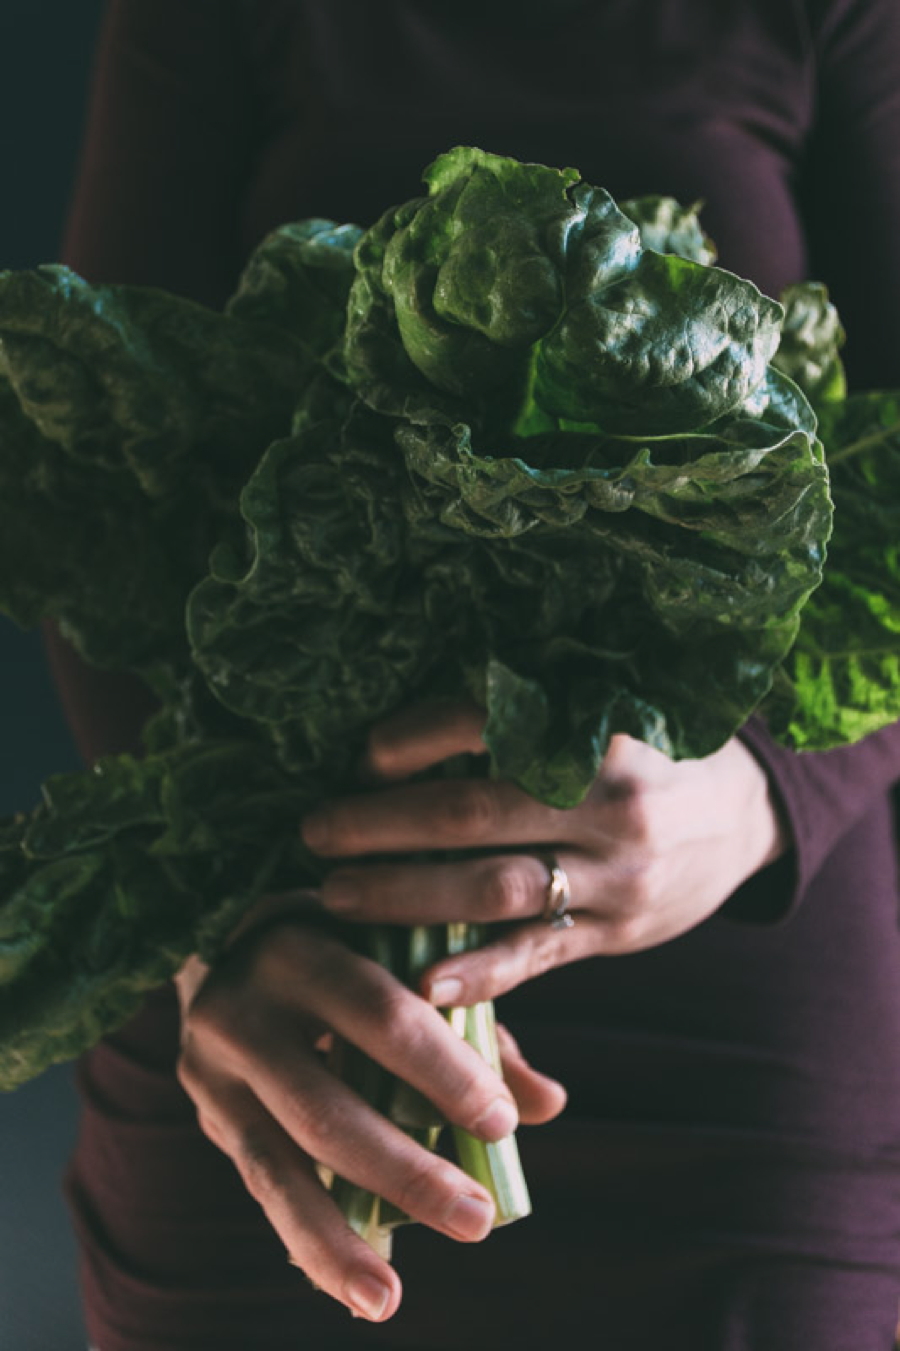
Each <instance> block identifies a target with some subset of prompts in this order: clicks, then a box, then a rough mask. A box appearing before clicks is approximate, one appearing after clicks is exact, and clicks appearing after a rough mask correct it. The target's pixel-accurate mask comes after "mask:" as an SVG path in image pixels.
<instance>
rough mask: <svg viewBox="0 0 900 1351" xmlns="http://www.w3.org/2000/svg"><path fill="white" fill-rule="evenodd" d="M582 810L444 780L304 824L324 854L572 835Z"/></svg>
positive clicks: (337, 808)
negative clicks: (567, 808) (579, 811)
mask: <svg viewBox="0 0 900 1351" xmlns="http://www.w3.org/2000/svg"><path fill="white" fill-rule="evenodd" d="M579 824H580V823H579V816H578V814H577V813H576V812H573V811H563V810H560V809H559V808H556V807H548V806H546V804H544V803H542V802H537V801H536V800H535V799H534V798H533V797H530V796H529V795H528V794H527V793H524V792H523V791H522V789H520V788H517V787H516V786H515V784H512V783H507V782H505V781H503V780H492V779H442V780H436V781H434V782H428V783H416V784H404V785H402V786H399V787H396V788H387V789H384V790H383V791H382V792H378V793H369V794H366V795H365V796H357V797H347V798H341V799H339V800H337V801H335V802H332V803H329V804H327V805H326V806H324V807H322V808H320V809H318V810H317V811H316V812H314V813H313V814H312V815H310V816H307V817H306V818H305V820H304V821H303V822H302V825H301V830H302V834H303V839H304V841H305V843H306V845H307V846H308V848H310V849H312V850H313V852H315V853H317V854H321V855H323V856H324V857H326V858H349V857H352V856H353V855H360V854H386V853H398V852H408V851H415V850H424V849H442V848H443V849H463V848H466V849H471V848H479V847H480V848H487V847H496V846H497V845H527V844H532V845H533V844H534V842H535V841H538V840H540V841H559V842H563V841H566V840H570V839H572V840H574V839H575V837H576V832H577V830H578V827H579Z"/></svg>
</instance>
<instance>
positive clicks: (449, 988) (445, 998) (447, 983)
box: [428, 976, 462, 1008]
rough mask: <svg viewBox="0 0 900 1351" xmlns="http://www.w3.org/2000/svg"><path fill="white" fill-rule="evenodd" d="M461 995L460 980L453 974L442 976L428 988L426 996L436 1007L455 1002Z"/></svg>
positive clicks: (443, 1006) (444, 1006) (446, 1005)
mask: <svg viewBox="0 0 900 1351" xmlns="http://www.w3.org/2000/svg"><path fill="white" fill-rule="evenodd" d="M461 995H462V981H459V980H457V979H456V977H455V976H444V977H442V978H441V980H436V981H435V982H434V984H433V985H430V986H429V988H428V998H429V1001H430V1002H431V1003H432V1004H436V1005H437V1007H438V1008H447V1007H449V1006H450V1005H452V1004H455V1003H456V1002H457V1000H458V999H459V998H460V996H461Z"/></svg>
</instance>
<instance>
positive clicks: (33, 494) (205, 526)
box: [0, 268, 309, 679]
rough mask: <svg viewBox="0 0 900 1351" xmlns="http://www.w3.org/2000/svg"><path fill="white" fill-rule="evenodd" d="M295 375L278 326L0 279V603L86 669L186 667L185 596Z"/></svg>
mask: <svg viewBox="0 0 900 1351" xmlns="http://www.w3.org/2000/svg"><path fill="white" fill-rule="evenodd" d="M308 369H309V363H308V359H307V358H306V356H305V355H304V354H303V352H302V350H301V349H300V347H299V346H298V345H297V344H296V343H294V342H293V340H292V339H290V338H289V337H287V336H286V335H285V334H283V333H280V332H279V331H278V330H277V329H274V328H268V327H264V326H261V325H259V324H250V323H243V322H239V321H238V320H235V319H227V318H225V317H223V316H222V315H219V314H216V313H214V312H213V311H211V310H206V309H204V308H203V307H202V306H199V305H194V304H192V303H190V302H188V301H183V300H180V299H179V298H177V297H175V296H168V295H165V294H163V293H161V292H154V291H149V290H140V289H135V288H130V287H92V286H88V285H87V283H85V282H83V281H81V279H80V278H78V277H76V276H75V274H74V273H72V272H69V271H68V270H67V269H65V268H42V269H40V270H39V271H37V272H26V273H5V274H3V275H2V276H0V487H2V491H3V495H4V503H5V512H4V528H3V530H2V532H0V608H2V609H3V610H4V611H5V612H6V613H7V614H9V615H11V616H12V617H13V618H15V619H16V620H17V621H18V622H19V623H21V624H24V625H26V626H27V625H31V624H34V623H36V622H37V621H38V620H39V619H41V618H43V617H45V616H53V617H55V618H57V619H58V620H59V621H60V623H61V626H62V627H63V629H64V631H65V632H66V633H67V635H68V636H69V637H70V638H71V639H72V640H73V641H74V642H75V643H76V645H77V646H78V647H79V648H80V650H81V652H82V653H83V655H85V656H86V657H87V658H88V659H89V660H90V661H93V662H95V663H96V664H98V665H102V666H115V667H126V668H132V669H138V670H141V671H144V672H145V673H149V674H150V676H151V678H153V679H157V678H158V677H159V672H160V670H161V668H163V667H165V668H166V669H169V670H170V671H171V670H173V669H174V666H176V665H178V664H180V665H181V667H182V668H183V667H184V666H185V665H186V663H187V649H186V641H185V635H184V621H183V610H184V599H185V596H186V594H187V592H188V591H189V589H190V587H191V586H192V585H193V584H194V583H195V582H196V581H197V580H198V579H199V578H200V577H201V576H202V575H203V573H204V572H205V569H206V559H207V555H208V553H209V550H210V548H211V547H212V545H213V543H214V542H215V540H216V538H218V537H220V536H221V535H222V534H223V532H225V531H226V530H227V528H228V525H229V523H230V522H232V521H235V520H236V519H237V512H236V498H237V494H238V492H239V490H240V487H241V485H242V484H243V483H244V481H245V480H246V478H247V477H248V476H249V474H250V472H251V470H252V468H253V467H254V465H255V464H256V463H257V461H258V459H259V456H260V454H261V452H262V450H263V449H264V447H265V446H266V445H267V444H268V443H269V441H271V439H272V438H273V436H274V435H276V434H277V433H278V432H280V431H284V430H286V429H287V428H288V427H289V426H290V420H291V412H292V410H293V406H294V404H295V402H296V399H297V393H298V389H299V388H300V387H301V384H302V382H303V379H304V375H305V373H306V372H307V371H308ZM48 540H52V541H53V547H52V548H48V547H47V541H48Z"/></svg>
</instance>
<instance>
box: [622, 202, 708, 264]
mask: <svg viewBox="0 0 900 1351" xmlns="http://www.w3.org/2000/svg"><path fill="white" fill-rule="evenodd" d="M702 205H703V203H702V202H695V203H694V204H693V206H682V205H681V203H680V202H677V201H676V200H675V199H674V197H653V196H648V197H632V198H630V199H629V200H628V201H625V202H620V203H619V206H620V207H621V208H622V210H623V211H624V212H625V215H626V216H627V217H628V218H629V220H633V221H634V223H635V225H637V226H638V228H639V229H640V232H641V244H642V245H643V247H644V248H645V249H655V250H656V252H657V253H676V254H678V256H679V257H680V258H690V259H691V260H692V261H693V262H695V263H704V264H705V265H707V266H708V265H709V264H711V263H714V262H715V261H716V246H715V244H714V243H713V242H712V240H711V239H710V238H709V236H708V235H707V234H705V233H704V231H703V227H702V226H701V224H700V210H701V208H702Z"/></svg>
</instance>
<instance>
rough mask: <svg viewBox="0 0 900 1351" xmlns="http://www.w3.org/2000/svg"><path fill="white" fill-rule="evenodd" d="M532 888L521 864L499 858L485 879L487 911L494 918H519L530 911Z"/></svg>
mask: <svg viewBox="0 0 900 1351" xmlns="http://www.w3.org/2000/svg"><path fill="white" fill-rule="evenodd" d="M530 899H531V888H530V887H529V885H528V878H527V877H526V876H525V873H524V871H523V869H522V867H521V865H519V864H516V863H513V862H507V861H505V860H499V861H497V862H495V863H493V864H492V865H491V867H490V868H489V869H488V871H487V873H486V876H485V880H484V902H485V913H486V916H487V917H490V918H492V919H518V918H520V917H521V916H522V915H523V914H526V913H527V911H528V908H529V906H528V902H529V900H530Z"/></svg>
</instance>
